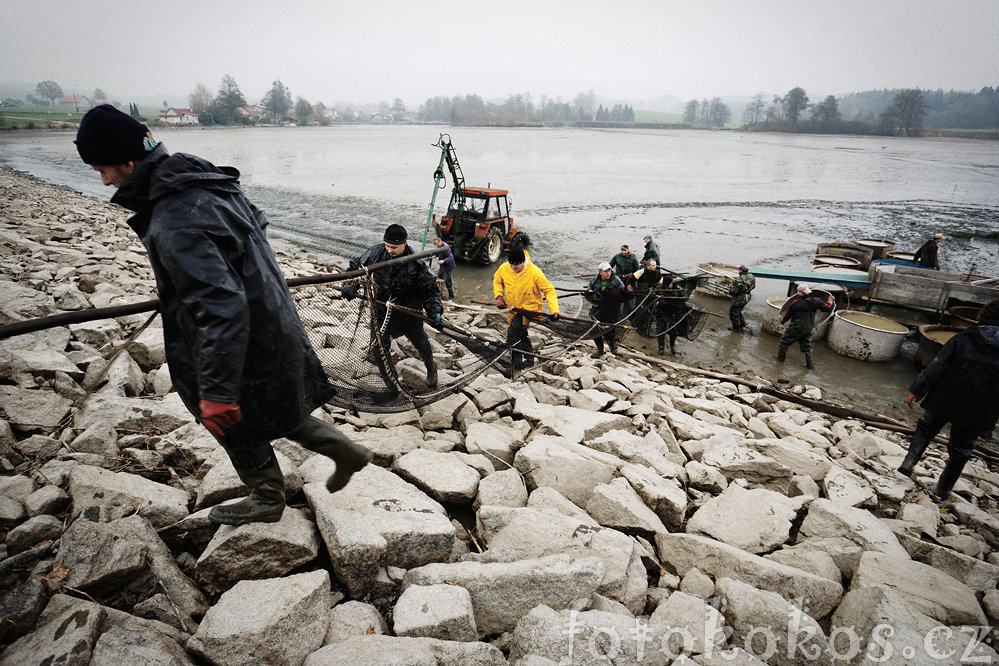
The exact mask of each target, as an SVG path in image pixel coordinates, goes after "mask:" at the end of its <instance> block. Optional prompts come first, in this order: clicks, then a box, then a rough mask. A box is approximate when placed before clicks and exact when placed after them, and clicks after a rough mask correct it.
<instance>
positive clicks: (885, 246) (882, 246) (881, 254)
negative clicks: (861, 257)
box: [857, 238, 895, 261]
mask: <svg viewBox="0 0 999 666" xmlns="http://www.w3.org/2000/svg"><path fill="white" fill-rule="evenodd" d="M857 245H860V246H861V247H867V248H870V249H871V251H872V252H873V253H874V255H873V256H872V257H871V260H872V261H875V260H877V259H884V258H885V257H886V256H888V253H889V252H891V251H892V250H894V249H895V243H893V242H891V241H888V240H881V239H880V238H861V239H860V240H858V241H857Z"/></svg>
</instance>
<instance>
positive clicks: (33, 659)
mask: <svg viewBox="0 0 999 666" xmlns="http://www.w3.org/2000/svg"><path fill="white" fill-rule="evenodd" d="M106 616H107V613H106V611H105V610H104V609H103V608H101V607H100V606H98V605H96V604H90V603H88V602H82V603H80V604H77V605H74V606H71V607H70V608H68V609H66V610H65V611H64V612H62V613H61V614H59V615H57V616H56V617H53V618H51V621H49V622H46V623H45V624H42V625H40V626H39V627H38V628H37V629H36V630H35V632H34V633H32V634H28V635H27V636H24V637H22V638H20V639H18V640H17V641H16V642H14V644H13V645H10V646H8V647H7V649H6V650H4V651H3V654H2V655H0V666H25V665H26V664H59V665H60V666H88V665H89V664H90V657H91V655H92V653H93V649H94V644H95V643H96V642H97V636H98V634H99V633H100V630H101V625H102V623H103V622H104V618H105V617H106Z"/></svg>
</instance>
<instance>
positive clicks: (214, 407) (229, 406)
mask: <svg viewBox="0 0 999 666" xmlns="http://www.w3.org/2000/svg"><path fill="white" fill-rule="evenodd" d="M198 409H200V410H201V422H202V423H203V424H204V426H205V427H206V428H208V432H210V433H212V434H213V435H215V436H216V437H218V438H219V439H223V438H225V431H226V430H228V429H229V428H231V427H232V426H234V425H236V424H237V423H239V422H240V421H242V420H243V412H241V411H240V409H239V405H238V404H237V403H235V402H215V401H214V400H202V401H201V402H199V403H198Z"/></svg>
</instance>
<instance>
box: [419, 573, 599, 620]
mask: <svg viewBox="0 0 999 666" xmlns="http://www.w3.org/2000/svg"><path fill="white" fill-rule="evenodd" d="M604 573H605V567H604V564H603V562H601V561H600V560H599V559H597V558H595V557H570V556H569V555H549V556H547V557H541V558H537V559H523V560H518V561H516V562H509V563H505V562H496V563H487V564H483V563H480V562H458V563H455V564H426V565H424V566H422V567H416V568H414V569H410V570H409V571H407V572H406V576H405V578H404V580H403V588H404V589H406V588H408V587H409V586H411V585H438V584H444V583H451V584H455V585H459V586H461V587H463V588H465V589H466V590H468V593H469V594H470V595H471V598H472V607H473V608H474V610H475V625H476V627H477V628H478V631H479V633H481V634H482V635H483V636H490V635H492V634H497V633H500V632H503V631H509V630H510V629H513V628H514V626H515V625H516V624H517V621H518V620H519V619H520V618H521V617H522V616H523V615H524V614H525V613H527V612H528V611H529V610H530V609H532V608H534V607H535V606H537V605H538V604H542V603H544V604H550V605H553V606H555V607H556V608H559V609H561V608H569V607H571V606H572V605H573V604H574V603H576V602H577V600H579V599H586V600H588V599H589V598H590V596H591V595H592V594H593V593H594V592H595V591H596V589H597V586H598V585H599V584H600V581H601V580H602V579H603V577H604Z"/></svg>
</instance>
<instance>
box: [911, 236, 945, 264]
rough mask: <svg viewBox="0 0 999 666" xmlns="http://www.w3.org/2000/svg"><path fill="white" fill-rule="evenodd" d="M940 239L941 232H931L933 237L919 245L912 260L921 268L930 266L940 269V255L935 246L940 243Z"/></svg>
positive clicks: (941, 238)
mask: <svg viewBox="0 0 999 666" xmlns="http://www.w3.org/2000/svg"><path fill="white" fill-rule="evenodd" d="M942 240H943V234H933V238H931V239H929V240H928V241H926V242H925V243H923V244H922V245H920V246H919V249H918V250H916V254H915V255H914V256H913V257H912V260H913V261H915V262H916V263H917V264H919V265H920V266H922V267H923V268H932V269H933V270H935V271H938V270H940V256H939V251H938V250H939V248H938V247H937V246H938V245H940V241H942Z"/></svg>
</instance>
